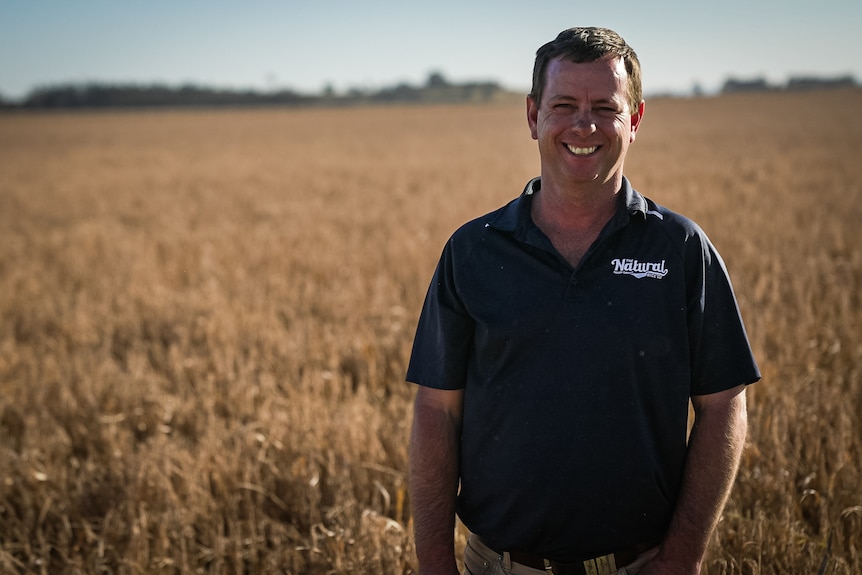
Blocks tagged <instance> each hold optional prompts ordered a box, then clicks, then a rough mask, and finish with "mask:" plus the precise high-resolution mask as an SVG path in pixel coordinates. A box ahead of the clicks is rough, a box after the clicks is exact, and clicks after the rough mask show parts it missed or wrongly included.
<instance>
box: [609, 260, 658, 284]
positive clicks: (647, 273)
mask: <svg viewBox="0 0 862 575" xmlns="http://www.w3.org/2000/svg"><path fill="white" fill-rule="evenodd" d="M664 262H665V260H662V261H660V262H641V261H638V260H630V259H619V258H617V259H615V260H613V261H612V262H611V265H612V266H614V273H615V274H617V275H627V276H634V277H636V278H638V279H642V278H655V279H659V280H660V279H661V278H663V277H664V276H666V275H667V268H666V267H665V265H664Z"/></svg>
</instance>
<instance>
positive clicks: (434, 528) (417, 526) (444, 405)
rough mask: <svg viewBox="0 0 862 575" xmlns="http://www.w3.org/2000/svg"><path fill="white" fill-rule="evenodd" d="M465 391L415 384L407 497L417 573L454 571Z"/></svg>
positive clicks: (455, 569) (434, 574)
mask: <svg viewBox="0 0 862 575" xmlns="http://www.w3.org/2000/svg"><path fill="white" fill-rule="evenodd" d="M463 404H464V390H444V389H433V388H430V387H424V386H419V390H418V392H417V394H416V403H415V405H414V408H413V430H412V432H411V435H410V500H411V504H412V507H413V531H414V535H415V539H416V555H417V556H418V558H419V572H420V574H421V575H436V574H444V573H445V574H457V573H458V568H457V565H456V563H455V538H454V533H455V499H456V496H457V493H458V481H459V477H460V472H459V458H460V446H461V420H462V415H463Z"/></svg>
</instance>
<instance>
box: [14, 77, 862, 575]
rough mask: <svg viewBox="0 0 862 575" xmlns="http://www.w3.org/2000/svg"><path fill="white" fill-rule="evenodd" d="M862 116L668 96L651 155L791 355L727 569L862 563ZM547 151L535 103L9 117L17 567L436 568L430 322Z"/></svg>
mask: <svg viewBox="0 0 862 575" xmlns="http://www.w3.org/2000/svg"><path fill="white" fill-rule="evenodd" d="M860 106H862V91H859V90H850V91H836V92H821V93H816V92H811V93H786V94H785V93H774V94H753V95H737V96H723V97H720V98H703V99H692V100H671V99H667V100H656V101H653V102H648V107H647V114H646V118H645V120H644V124H643V125H642V131H641V133H640V134H639V138H638V141H637V142H636V143H635V145H634V147H633V148H632V151H631V155H630V157H629V163H628V165H627V169H628V173H629V175H630V177H631V179H632V181H633V182H634V184H635V186H636V187H637V188H638V189H639V190H641V191H642V192H644V193H645V194H647V195H648V196H650V197H652V198H653V199H655V200H656V201H658V202H659V203H662V204H664V205H667V206H669V207H671V208H674V209H677V210H678V211H682V212H683V213H686V214H688V215H690V216H692V217H694V218H695V219H696V220H697V221H699V222H700V223H701V224H702V226H703V227H704V228H705V229H706V230H707V232H708V233H709V235H710V236H711V237H712V239H713V240H714V242H715V243H716V244H717V246H718V248H719V250H720V251H721V252H722V254H723V255H724V257H725V260H726V261H727V264H728V267H729V270H730V273H731V277H732V278H733V281H734V284H735V286H736V288H737V291H738V295H739V299H740V305H741V307H742V311H743V315H744V317H745V319H746V323H747V326H748V329H749V333H750V336H751V338H752V342H753V346H754V349H755V353H756V355H757V357H758V360H759V362H760V364H761V368H762V370H763V375H764V379H763V381H762V382H760V383H758V384H757V385H755V386H753V387H752V388H751V389H750V390H749V410H750V411H749V413H750V434H749V442H748V445H747V449H746V452H745V458H744V461H743V464H742V469H741V471H740V475H739V478H738V480H737V483H736V486H735V489H734V492H733V495H732V499H731V501H730V503H729V505H728V507H727V510H726V513H725V516H724V517H723V520H722V522H721V524H720V527H719V529H718V531H717V533H716V535H715V537H714V540H713V542H712V545H711V548H710V551H709V556H708V561H707V565H706V569H705V570H704V572H705V573H708V574H709V575H718V574H760V573H763V574H778V573H781V574H788V573H791V574H792V573H804V574H811V573H829V574H851V573H857V574H858V573H860V572H862V490H860V482H862V463H860V461H862V438H860V431H862V429H860V427H862V426H860V414H862V384H860V366H862V336H860V334H862V302H860V294H862V231H860V229H862V228H860V222H862V184H860V183H859V177H858V174H856V173H855V170H856V169H857V168H858V166H859V159H860V156H859V153H860V152H859V150H860V149H862V116H860V115H859V114H858V113H857V111H858V110H859V108H860ZM537 169H538V159H537V152H536V149H535V145H534V142H532V141H531V140H530V138H529V132H528V130H527V128H526V124H525V116H524V111H523V105H522V103H520V102H518V103H517V104H497V105H488V106H483V107H475V106H453V107H443V106H440V107H388V108H383V107H381V108H357V109H333V110H317V109H303V110H289V109H268V110H233V111H228V110H221V111H203V110H198V111H183V112H179V111H159V112H155V111H153V112H123V113H119V112H110V113H107V112H106V113H45V114H5V115H0V572H2V573H34V574H37V573H70V574H76V573H83V574H97V573H98V574H102V573H118V574H143V573H156V574H173V573H218V574H221V573H231V574H244V573H309V574H324V573H409V572H411V571H413V570H415V568H416V561H415V557H414V554H413V545H412V535H411V525H410V501H409V497H408V495H407V489H406V477H405V468H406V459H407V451H406V445H407V436H408V429H409V425H410V421H411V401H412V397H413V393H414V389H412V386H410V385H408V384H406V383H404V381H403V378H404V371H405V365H406V361H407V358H408V355H409V351H410V346H411V343H412V335H413V329H414V327H415V321H416V318H417V316H418V314H419V310H420V306H421V302H422V299H423V297H424V293H425V289H426V287H427V283H428V281H429V279H430V276H431V273H432V271H433V267H434V265H435V263H436V260H437V257H438V255H439V252H440V249H441V248H442V246H443V243H444V242H445V240H446V238H447V236H448V235H449V233H451V232H452V231H453V230H454V228H455V227H456V226H457V225H459V224H460V223H462V222H463V221H465V220H466V219H468V218H471V217H473V216H478V215H480V214H481V213H484V212H485V211H488V210H491V209H493V208H495V207H497V206H498V205H500V204H502V203H504V202H506V201H508V200H509V199H510V198H512V197H514V196H515V195H516V194H518V193H519V192H520V191H521V188H522V186H523V185H524V183H525V182H526V181H527V179H528V178H530V177H532V176H533V175H535V174H536V171H537ZM458 541H459V544H460V545H463V542H464V534H463V530H461V531H459V538H458Z"/></svg>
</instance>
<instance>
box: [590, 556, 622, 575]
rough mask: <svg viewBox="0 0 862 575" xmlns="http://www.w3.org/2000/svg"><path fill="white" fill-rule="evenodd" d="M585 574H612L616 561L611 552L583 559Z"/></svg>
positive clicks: (615, 570)
mask: <svg viewBox="0 0 862 575" xmlns="http://www.w3.org/2000/svg"><path fill="white" fill-rule="evenodd" d="M584 572H585V573H586V574H587V575H613V574H614V573H616V572H617V562H616V558H615V557H614V554H613V553H610V554H608V555H602V556H600V557H594V558H592V559H587V560H586V561H584Z"/></svg>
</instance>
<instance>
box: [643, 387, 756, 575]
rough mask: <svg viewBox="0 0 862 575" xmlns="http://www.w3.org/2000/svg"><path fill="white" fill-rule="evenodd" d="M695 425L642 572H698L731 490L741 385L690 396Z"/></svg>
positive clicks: (741, 423)
mask: <svg viewBox="0 0 862 575" xmlns="http://www.w3.org/2000/svg"><path fill="white" fill-rule="evenodd" d="M692 404H693V406H694V411H695V420H694V427H693V428H692V431H691V436H690V437H689V443H688V458H687V460H686V464H685V470H684V477H683V481H682V487H681V490H680V494H679V498H678V500H677V506H676V510H675V511H674V515H673V518H672V519H671V524H670V528H669V529H668V533H667V536H666V537H665V540H664V542H663V543H662V544H661V547H660V550H659V553H658V555H656V557H655V558H654V559H653V560H652V561H650V562H649V563H647V564H646V565H644V568H643V569H642V570H641V572H640V573H641V575H651V574H658V573H660V574H661V575H676V574H685V575H696V574H698V573H700V568H701V563H702V561H703V556H704V554H705V553H706V548H707V545H708V543H709V539H710V537H711V536H712V532H713V530H714V529H715V526H716V525H717V524H718V520H719V518H720V517H721V512H722V509H723V508H724V505H725V503H726V502H727V498H728V496H729V495H730V490H731V487H732V486H733V481H734V478H735V477H736V472H737V470H738V469H739V461H740V457H741V456H742V448H743V445H744V443H745V435H746V431H747V426H748V418H747V415H746V410H745V386H742V385H741V386H739V387H735V388H733V389H729V390H727V391H722V392H719V393H714V394H710V395H701V396H695V397H692Z"/></svg>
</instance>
